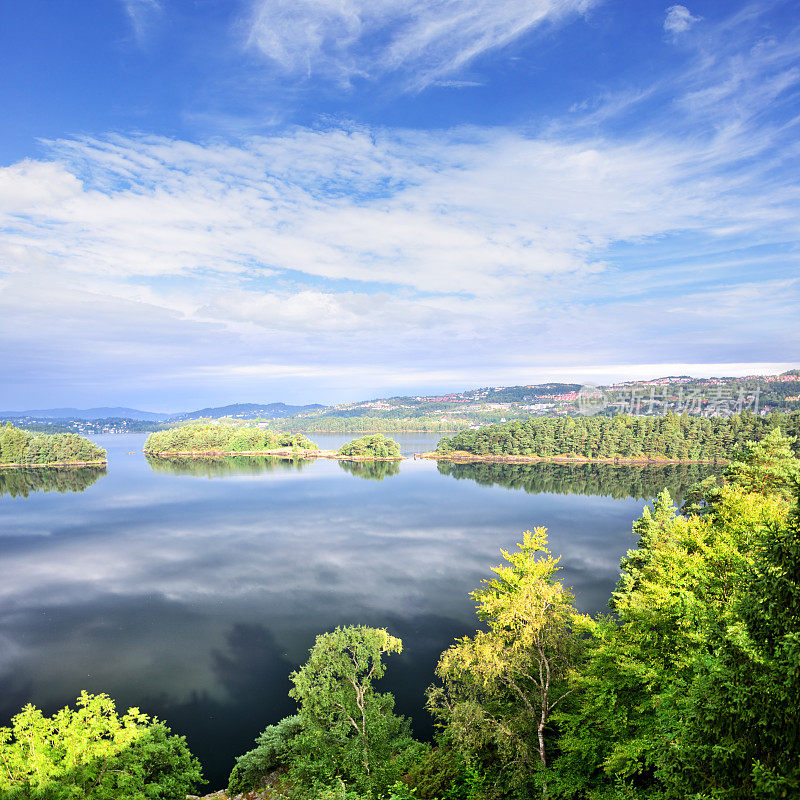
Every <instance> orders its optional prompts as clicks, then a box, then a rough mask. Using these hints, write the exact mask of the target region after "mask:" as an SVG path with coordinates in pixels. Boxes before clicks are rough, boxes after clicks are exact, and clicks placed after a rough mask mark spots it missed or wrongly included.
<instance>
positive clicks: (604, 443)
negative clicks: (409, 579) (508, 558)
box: [436, 412, 800, 461]
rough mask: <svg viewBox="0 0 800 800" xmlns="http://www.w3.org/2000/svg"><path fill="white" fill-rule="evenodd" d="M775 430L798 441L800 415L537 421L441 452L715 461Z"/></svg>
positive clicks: (462, 437) (481, 434)
mask: <svg viewBox="0 0 800 800" xmlns="http://www.w3.org/2000/svg"><path fill="white" fill-rule="evenodd" d="M774 428H778V429H779V430H781V431H783V432H784V433H785V434H788V435H790V436H795V437H796V436H797V435H798V433H800V413H798V412H795V413H792V414H780V413H773V414H769V415H768V416H766V417H761V416H756V415H754V414H750V413H747V412H745V413H742V414H734V415H733V416H730V417H727V418H721V417H691V416H689V415H687V414H683V415H681V416H678V415H675V414H667V415H666V416H663V417H650V416H632V415H629V414H618V415H616V416H615V417H610V418H607V417H556V418H551V417H535V418H532V419H529V420H526V421H525V422H519V421H515V422H507V423H504V424H501V425H487V426H484V427H482V428H478V429H475V430H465V431H461V432H460V433H457V434H456V435H455V436H452V437H446V438H444V439H442V440H441V441H440V442H439V444H438V446H437V448H436V452H437V453H438V454H441V455H447V454H449V453H453V452H456V451H458V452H465V453H471V454H474V455H492V456H502V455H507V456H533V457H540V458H553V457H557V456H573V457H574V456H578V457H584V458H665V459H684V460H688V461H715V460H718V459H721V460H725V459H729V458H731V457H732V455H733V454H734V453H735V451H736V450H737V448H741V447H743V446H744V445H745V443H746V442H748V441H751V440H752V441H758V440H759V439H761V438H763V437H764V436H765V435H766V434H767V433H768V432H769V431H771V430H772V429H774Z"/></svg>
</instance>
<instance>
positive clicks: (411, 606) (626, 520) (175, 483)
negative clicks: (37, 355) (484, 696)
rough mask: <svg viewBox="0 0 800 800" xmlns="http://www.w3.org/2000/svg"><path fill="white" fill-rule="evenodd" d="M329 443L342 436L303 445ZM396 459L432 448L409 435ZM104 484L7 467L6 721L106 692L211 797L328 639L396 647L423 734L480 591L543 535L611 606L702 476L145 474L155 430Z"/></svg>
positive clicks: (510, 471)
mask: <svg viewBox="0 0 800 800" xmlns="http://www.w3.org/2000/svg"><path fill="white" fill-rule="evenodd" d="M313 438H314V439H315V440H316V441H317V442H318V443H319V444H320V446H321V447H338V446H339V445H340V444H341V443H342V442H344V441H346V440H348V439H349V438H352V437H347V436H320V435H315V436H314V437H313ZM396 438H397V440H398V441H400V442H401V446H402V448H403V451H404V453H405V454H412V453H414V452H423V451H425V450H430V449H432V448H433V447H434V446H435V444H436V441H437V440H438V438H439V437H438V436H422V435H402V436H401V435H398V436H397V437H396ZM94 439H95V440H96V441H97V442H99V443H100V444H102V446H103V447H106V448H107V449H108V455H109V465H108V469H107V471H102V470H99V471H98V470H96V471H93V472H91V471H90V472H85V471H84V472H80V473H67V472H49V471H30V472H29V473H21V472H5V473H0V550H1V551H2V558H1V559H0V593H2V602H1V603H0V724H6V723H7V721H8V719H9V718H10V716H12V715H13V714H14V713H15V712H16V711H18V710H19V709H20V708H21V706H22V705H23V704H24V703H26V702H28V701H32V702H34V703H36V704H37V705H38V706H40V707H43V708H44V709H45V710H46V711H47V712H48V713H50V712H52V711H54V710H55V709H57V708H59V707H61V706H63V705H64V704H66V703H68V702H71V701H73V700H74V699H75V697H76V696H77V695H78V693H79V692H80V690H81V689H88V690H90V691H93V692H101V691H103V692H107V693H109V694H110V695H111V696H112V697H114V698H115V699H116V700H117V703H118V705H119V706H122V707H125V708H127V707H128V706H129V705H137V706H139V707H140V708H142V710H144V711H147V712H149V713H152V714H157V715H158V716H160V717H162V718H163V719H165V720H166V721H167V722H168V723H169V724H170V725H171V727H172V729H173V731H175V732H177V733H182V734H185V735H186V736H187V738H188V741H189V745H190V748H191V750H192V751H193V752H194V753H195V754H196V755H198V757H199V758H200V760H201V761H202V763H203V765H204V768H205V774H206V776H207V778H209V782H210V784H211V785H213V786H214V787H215V788H216V787H219V786H223V785H225V782H226V780H227V775H228V772H229V771H230V768H231V766H232V763H233V758H234V757H235V756H236V755H238V754H239V753H242V752H244V751H245V750H247V749H249V748H250V747H251V745H252V740H253V738H254V737H255V735H256V734H257V733H259V732H260V731H261V730H262V729H263V728H264V727H265V726H266V725H267V724H270V723H273V722H276V721H277V720H278V719H280V718H281V717H283V716H285V715H287V714H290V713H292V712H293V705H292V703H291V701H290V700H289V698H288V697H287V692H288V690H289V681H288V677H287V676H288V673H289V672H290V671H291V670H292V669H294V668H295V667H296V666H297V665H298V664H299V663H301V662H302V661H304V660H305V657H306V654H307V651H308V649H309V647H311V645H312V644H313V642H314V637H315V635H316V634H317V633H321V632H323V631H326V630H329V629H331V628H333V627H334V626H336V625H342V624H352V623H363V624H368V625H375V626H381V627H387V628H389V630H390V631H391V632H392V633H393V634H395V635H397V636H400V637H401V638H402V639H403V642H404V651H403V654H402V655H401V656H392V657H391V659H390V661H389V662H388V663H389V669H388V674H387V676H386V678H385V679H384V681H383V686H382V688H384V689H389V690H391V691H393V692H394V694H395V696H396V698H397V707H398V709H399V710H400V711H401V712H402V713H405V714H408V715H410V716H412V717H413V718H414V725H415V729H416V730H417V732H418V733H419V734H420V735H428V734H429V732H430V723H429V720H428V719H427V717H426V715H425V713H424V711H423V710H422V706H423V703H424V690H425V687H426V686H427V685H428V684H429V683H430V682H431V680H432V678H433V668H434V665H435V663H436V660H437V658H438V655H439V653H440V652H441V651H442V650H443V649H445V648H446V647H447V646H448V644H449V643H450V642H451V641H452V639H453V638H454V637H456V636H461V635H464V634H466V633H469V632H471V631H473V630H474V628H475V624H476V618H475V615H474V605H473V602H472V600H471V599H470V597H469V592H470V591H472V590H473V589H474V588H475V587H477V586H478V584H479V581H480V580H481V578H484V577H487V575H488V574H489V567H490V566H492V565H494V564H497V563H498V562H499V560H500V549H501V548H505V549H511V548H513V547H514V543H515V542H517V541H518V540H519V539H520V532H521V531H523V530H524V529H526V528H529V527H533V526H535V525H544V526H547V527H548V528H549V530H550V542H551V549H552V550H553V551H554V552H555V553H560V554H562V556H563V560H562V564H563V572H562V578H563V580H564V582H565V583H566V584H568V585H571V586H573V587H574V589H575V592H576V596H577V600H576V602H577V605H578V607H579V608H580V609H582V610H585V611H588V612H595V611H599V610H603V609H604V608H605V604H606V601H607V599H608V596H609V594H610V592H611V590H612V588H613V586H614V584H615V582H616V579H617V575H618V566H619V560H620V557H621V556H622V555H623V554H624V553H625V551H626V550H627V549H628V548H630V547H632V546H634V545H635V541H634V538H633V536H632V535H631V522H632V520H633V519H634V518H636V517H637V516H638V515H639V514H640V513H641V510H642V507H643V506H644V505H645V503H646V501H647V498H649V497H652V496H653V495H654V494H656V493H657V492H658V491H659V490H660V489H661V488H663V487H664V486H669V487H670V489H671V491H672V492H673V494H674V495H680V494H681V492H682V491H683V490H684V489H685V487H686V486H687V485H688V484H690V483H692V482H693V481H695V480H698V479H699V478H702V477H704V476H705V475H707V474H710V469H709V468H706V467H702V468H701V467H690V466H683V465H681V466H674V467H667V468H665V467H660V468H649V469H643V468H633V467H608V466H605V467H598V466H593V467H592V466H581V467H571V466H565V465H525V466H513V465H474V466H473V465H446V464H439V465H437V464H436V463H434V462H432V461H404V462H402V464H399V465H388V466H387V465H348V464H344V463H341V462H336V461H323V460H320V461H314V462H300V463H291V462H281V461H277V462H275V461H269V460H266V459H252V458H244V457H241V458H236V459H231V460H227V461H223V462H219V463H216V462H199V463H198V462H176V463H174V464H165V463H164V462H150V463H149V462H148V461H147V460H146V459H145V457H144V456H143V455H142V453H141V449H142V445H143V443H144V439H145V436H144V435H122V436H106V437H94Z"/></svg>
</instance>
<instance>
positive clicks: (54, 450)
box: [0, 422, 106, 466]
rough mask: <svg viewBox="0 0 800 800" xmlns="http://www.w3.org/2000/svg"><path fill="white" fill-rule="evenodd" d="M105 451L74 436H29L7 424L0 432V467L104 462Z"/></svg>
mask: <svg viewBox="0 0 800 800" xmlns="http://www.w3.org/2000/svg"><path fill="white" fill-rule="evenodd" d="M105 460H106V451H105V450H103V448H101V447H98V446H97V445H96V444H94V443H93V442H90V441H89V440H88V439H86V438H84V437H83V436H78V434H76V433H50V434H48V433H31V432H30V431H26V430H23V429H22V428H15V427H14V426H13V425H12V424H11V423H10V422H7V423H6V424H5V425H3V426H2V428H0V465H9V464H20V465H23V466H24V465H30V466H36V465H40V464H43V465H46V464H69V463H74V462H92V463H98V462H105Z"/></svg>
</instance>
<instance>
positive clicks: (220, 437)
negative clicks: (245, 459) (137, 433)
mask: <svg viewBox="0 0 800 800" xmlns="http://www.w3.org/2000/svg"><path fill="white" fill-rule="evenodd" d="M278 448H296V449H299V450H317V449H319V448H318V447H317V445H316V444H314V442H312V441H311V440H310V439H307V438H306V437H305V436H302V435H300V434H299V433H276V432H275V431H271V430H269V429H267V428H259V427H256V426H255V425H227V424H221V423H203V422H200V423H191V424H189V425H180V426H178V427H176V428H168V429H167V430H164V431H156V432H155V433H151V434H150V435H149V436H148V437H147V440H146V441H145V443H144V452H145V453H190V452H210V451H211V452H213V451H218V452H225V453H243V452H245V453H246V452H252V451H260V450H275V449H278Z"/></svg>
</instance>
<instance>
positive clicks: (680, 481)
mask: <svg viewBox="0 0 800 800" xmlns="http://www.w3.org/2000/svg"><path fill="white" fill-rule="evenodd" d="M437 466H438V468H439V472H441V473H442V475H449V476H450V477H452V478H456V480H463V479H467V480H472V481H475V482H476V483H479V484H481V485H482V486H494V485H499V486H505V487H507V488H509V489H524V490H525V491H526V492H528V494H543V493H547V494H585V495H600V496H602V497H612V498H615V499H625V498H628V497H632V498H635V499H637V500H645V499H647V498H650V497H654V496H655V495H657V494H658V493H659V492H660V491H662V490H663V489H667V490H668V491H669V493H670V495H672V498H673V500H676V501H678V500H682V499H683V497H684V496H685V494H686V491H687V490H688V489H689V487H690V486H692V484H695V483H697V482H698V481H701V480H703V479H704V478H706V477H708V476H709V475H713V474H718V473H721V472H722V468H721V467H720V468H716V467H710V466H709V465H708V464H661V465H658V466H634V465H630V464H554V463H547V462H542V463H538V464H498V463H491V464H481V463H474V464H454V463H449V462H446V461H439V462H437Z"/></svg>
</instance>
